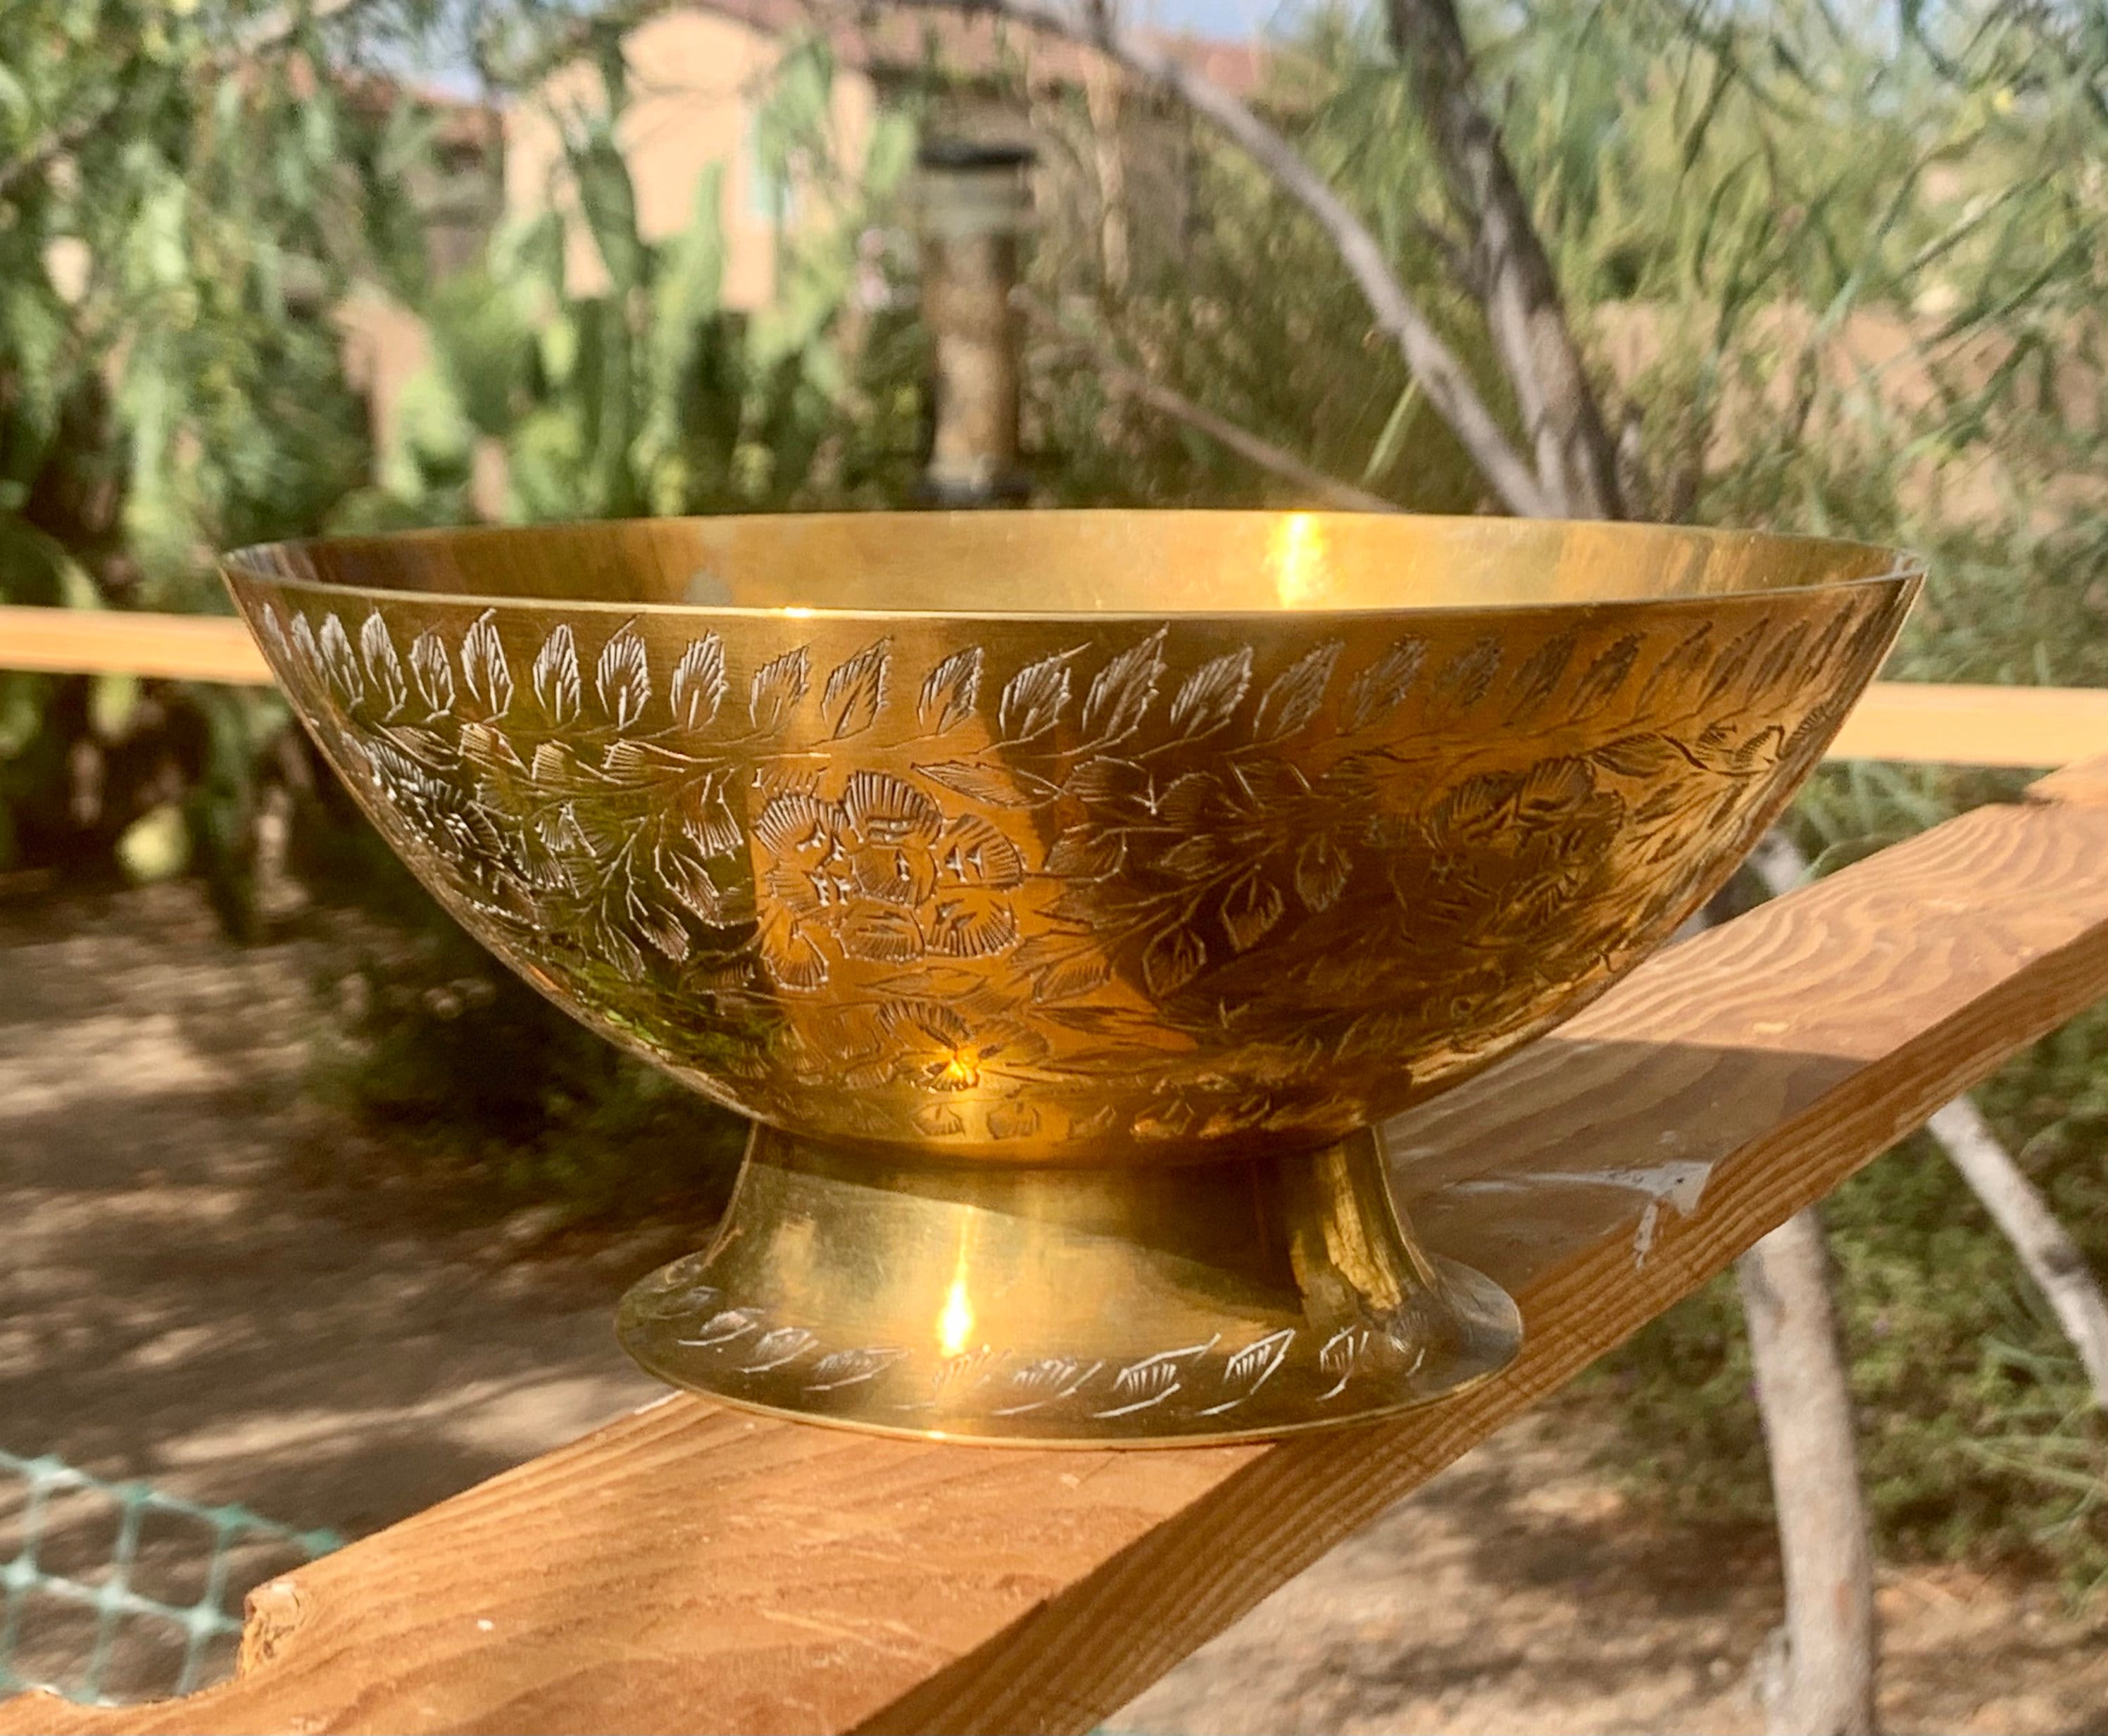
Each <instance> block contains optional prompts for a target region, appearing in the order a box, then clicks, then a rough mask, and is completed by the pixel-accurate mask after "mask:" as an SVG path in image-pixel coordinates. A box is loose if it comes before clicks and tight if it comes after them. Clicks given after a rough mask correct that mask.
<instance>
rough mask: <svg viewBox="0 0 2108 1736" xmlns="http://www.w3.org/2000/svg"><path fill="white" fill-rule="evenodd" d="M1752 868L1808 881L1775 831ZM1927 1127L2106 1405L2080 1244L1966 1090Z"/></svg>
mask: <svg viewBox="0 0 2108 1736" xmlns="http://www.w3.org/2000/svg"><path fill="white" fill-rule="evenodd" d="M1750 866H1751V867H1752V868H1753V869H1754V870H1755V872H1756V875H1757V878H1758V879H1760V880H1761V881H1763V884H1764V888H1765V889H1766V890H1767V891H1768V892H1769V893H1771V894H1772V896H1773V897H1779V896H1781V895H1782V894H1784V893H1789V892H1791V891H1792V890H1793V889H1794V888H1795V887H1797V886H1799V885H1800V884H1803V883H1804V881H1805V880H1806V879H1807V878H1808V862H1807V860H1806V858H1804V857H1803V856H1802V855H1801V853H1800V852H1799V851H1798V850H1796V849H1795V848H1794V847H1793V846H1792V845H1791V844H1790V843H1788V842H1787V841H1786V839H1782V838H1781V837H1780V836H1779V835H1778V834H1777V833H1773V834H1771V835H1770V836H1769V837H1768V838H1767V839H1765V840H1764V841H1763V843H1761V844H1760V845H1759V846H1758V848H1757V850H1756V852H1755V853H1754V855H1752V856H1751V857H1750ZM1926 1130H1927V1131H1929V1132H1930V1134H1931V1135H1932V1136H1933V1138H1934V1140H1936V1141H1937V1142H1938V1144H1939V1148H1940V1149H1941V1150H1943V1151H1944V1152H1945V1153H1946V1154H1947V1156H1948V1161H1949V1162H1951V1163H1953V1165H1954V1167H1956V1168H1957V1170H1959V1171H1961V1172H1962V1180H1963V1181H1966V1182H1967V1183H1968V1184H1969V1186H1970V1189H1971V1191H1972V1192H1973V1193H1974V1194H1975V1195H1976V1197H1977V1199H1979V1200H1980V1201H1982V1202H1983V1205H1984V1210H1985V1211H1987V1212H1989V1213H1990V1214H1991V1217H1992V1221H1993V1222H1995V1223H1996V1224H1997V1225H1998V1228H1999V1229H2000V1230H2002V1231H2003V1232H2004V1233H2005V1237H2006V1239H2007V1241H2008V1242H2010V1243H2011V1244H2012V1247H2013V1252H2014V1253H2016V1254H2018V1255H2019V1256H2020V1264H2021V1266H2024V1267H2025V1269H2026V1271H2027V1274H2028V1275H2029V1277H2030V1278H2032V1279H2033V1280H2034V1282H2035V1286H2036V1288H2037V1289H2039V1290H2040V1291H2041V1292H2042V1293H2043V1297H2044V1298H2046V1299H2047V1302H2048V1303H2049V1305H2050V1307H2051V1308H2052V1311H2054V1312H2055V1313H2056V1318H2057V1321H2058V1324H2061V1326H2062V1327H2063V1328H2064V1333H2065V1337H2066V1338H2069V1339H2070V1341H2071V1346H2072V1348H2073V1349H2074V1350H2075V1351H2078V1353H2079V1364H2080V1365H2081V1366H2082V1367H2083V1368H2084V1369H2085V1370H2086V1375H2087V1378H2088V1380H2089V1381H2090V1382H2091V1383H2092V1387H2093V1401H2094V1403H2095V1404H2096V1405H2097V1406H2099V1407H2100V1408H2101V1410H2108V1298H2104V1297H2103V1295H2102V1293H2101V1285H2100V1284H2099V1282H2098V1281H2097V1280H2096V1279H2095V1278H2094V1276H2093V1274H2092V1271H2090V1270H2089V1269H2088V1266H2087V1264H2086V1257H2085V1255H2084V1254H2083V1253H2081V1252H2080V1251H2079V1244H2077V1243H2076V1242H2074V1240H2073V1239H2071V1235H2070V1231H2068V1230H2065V1227H2064V1226H2063V1225H2061V1224H2060V1223H2059V1222H2058V1221H2056V1214H2055V1213H2054V1212H2052V1211H2051V1210H2050V1208H2049V1203H2048V1202H2047V1200H2045V1199H2043V1196H2042V1193H2041V1190H2039V1189H2038V1188H2037V1187H2036V1186H2035V1185H2034V1183H2033V1182H2032V1181H2029V1180H2028V1178H2027V1175H2026V1172H2025V1171H2023V1170H2022V1169H2021V1167H2020V1165H2019V1163H2016V1161H2015V1160H2014V1158H2013V1155H2012V1154H2011V1152H2009V1151H2007V1149H2006V1148H2005V1145H2004V1144H2003V1143H2002V1141H2001V1140H1999V1138H1998V1134H1997V1133H1996V1132H1995V1131H1993V1129H1992V1127H1991V1124H1990V1123H1989V1122H1988V1121H1986V1120H1985V1119H1984V1115H1983V1112H1982V1111H1981V1110H1980V1109H1978V1108H1977V1107H1976V1105H1975V1104H1974V1103H1973V1102H1971V1100H1970V1099H1969V1098H1968V1097H1967V1096H1966V1095H1963V1096H1960V1097H1957V1098H1956V1099H1955V1100H1953V1102H1952V1103H1950V1104H1948V1105H1947V1107H1946V1108H1944V1109H1941V1110H1940V1111H1939V1113H1937V1114H1935V1116H1934V1117H1933V1118H1932V1119H1931V1120H1930V1122H1927V1123H1926Z"/></svg>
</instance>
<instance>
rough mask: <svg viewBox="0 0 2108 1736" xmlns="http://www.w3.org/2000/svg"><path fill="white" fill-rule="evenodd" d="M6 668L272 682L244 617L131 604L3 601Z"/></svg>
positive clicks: (1, 651)
mask: <svg viewBox="0 0 2108 1736" xmlns="http://www.w3.org/2000/svg"><path fill="white" fill-rule="evenodd" d="M0 669H30V670H41V671H45V672H50V673H53V674H59V675H100V674H124V675H147V676H157V677H163V678H165V679H168V680H171V681H232V682H236V683H239V684H241V685H242V686H270V685H271V671H270V670H269V668H268V667H266V665H265V663H264V662H263V653H262V652H260V651H259V650H257V649H256V641H254V640H253V639H251V638H250V636H249V629H248V628H247V627H245V626H243V625H242V623H241V622H239V621H236V620H233V619H232V618H226V617H223V616H218V615H156V614H144V613H137V612H133V611H131V610H128V609H25V608H22V607H20V606H19V605H14V606H4V607H0Z"/></svg>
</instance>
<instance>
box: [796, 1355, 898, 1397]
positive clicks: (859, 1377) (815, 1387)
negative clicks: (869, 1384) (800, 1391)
mask: <svg viewBox="0 0 2108 1736" xmlns="http://www.w3.org/2000/svg"><path fill="white" fill-rule="evenodd" d="M905 1355H907V1352H906V1351H903V1350H899V1349H897V1348H895V1347H892V1346H884V1347H875V1348H871V1349H863V1348H859V1349H856V1350H835V1351H828V1352H827V1355H826V1356H822V1357H821V1358H820V1360H818V1362H816V1363H814V1364H813V1373H812V1377H811V1378H809V1380H807V1381H806V1383H805V1390H806V1391H807V1392H834V1391H835V1390H836V1389H837V1388H838V1387H853V1386H856V1385H858V1384H860V1383H863V1382H864V1381H867V1380H873V1379H876V1378H877V1377H878V1376H879V1375H881V1374H884V1373H885V1371H886V1370H887V1369H890V1368H891V1367H892V1366H893V1365H894V1363H896V1362H898V1361H899V1360H900V1359H901V1358H902V1357H903V1356H905Z"/></svg>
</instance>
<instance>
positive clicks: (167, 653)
mask: <svg viewBox="0 0 2108 1736" xmlns="http://www.w3.org/2000/svg"><path fill="white" fill-rule="evenodd" d="M0 669H41V670H48V671H52V672H59V673H65V674H80V675H92V674H97V673H101V672H124V673H129V674H133V675H149V676H160V677H170V678H173V679H177V680H183V681H234V682H241V683H245V684H249V685H257V686H268V685H269V683H270V680H271V675H270V672H269V671H268V669H267V668H265V667H264V664H263V657H262V656H261V655H260V654H259V653H258V651H257V650H256V648H255V646H254V644H253V643H252V642H251V641H250V637H249V630H248V628H246V627H244V626H243V625H242V624H241V623H240V622H239V621H235V620H223V619H220V618H216V617H213V618H208V617H205V616H200V615H156V614H126V613H121V612H117V611H110V612H91V611H88V610H84V609H22V608H8V607H0ZM2101 753H2108V689H2092V688H2078V687H1965V686H1943V685H1939V684H1937V683H1933V682H1924V681H1909V682H1904V681H1877V682H1876V683H1875V684H1874V685H1873V686H1871V687H1869V688H1868V689H1867V691H1866V694H1865V695H1864V697H1863V698H1862V699H1860V701H1859V704H1858V706H1857V707H1856V708H1854V710H1853V712H1852V713H1851V715H1850V716H1849V717H1847V718H1846V719H1845V720H1844V728H1843V729H1842V730H1841V731H1840V732H1839V734H1838V737H1837V740H1835V742H1834V743H1833V744H1831V749H1830V756H1829V757H1830V758H1832V759H1890V760H1914V761H1919V762H1926V763H1930V764H1949V765H1964V766H2023V767H2034V766H2061V765H2063V764H2065V762H2067V761H2070V760H2074V759H2083V758H2088V757H2090V756H2092V755H2097V754H2101Z"/></svg>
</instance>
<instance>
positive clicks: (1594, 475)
mask: <svg viewBox="0 0 2108 1736" xmlns="http://www.w3.org/2000/svg"><path fill="white" fill-rule="evenodd" d="M1388 4H1389V7H1390V30H1391V39H1392V43H1393V45H1394V47H1396V48H1397V50H1398V52H1399V56H1401V58H1403V61H1405V64H1406V67H1407V70H1408V73H1409V74H1410V75H1411V77H1412V86H1413V92H1414V95H1415V97H1416V98H1417V101H1418V102H1419V105H1420V109H1421V115H1423V116H1424V117H1425V119H1426V125H1427V129H1428V133H1429V136H1430V138H1431V139H1432V140H1433V142H1434V144H1435V157H1436V160H1438V161H1439V163H1440V164H1441V165H1442V171H1443V176H1444V179H1445V180H1446V181H1447V182H1448V187H1449V196H1450V201H1451V203H1452V204H1453V205H1455V206H1456V208H1457V213H1458V214H1459V215H1460V216H1461V217H1462V218H1463V219H1464V220H1465V221H1466V223H1469V224H1471V227H1472V231H1473V234H1474V238H1475V245H1474V248H1473V255H1474V256H1473V259H1472V262H1471V263H1472V268H1473V270H1472V275H1473V277H1475V278H1476V279H1477V280H1478V281H1479V283H1480V286H1482V287H1480V288H1478V289H1477V290H1475V293H1476V294H1477V295H1478V296H1479V299H1480V303H1481V304H1482V305H1483V306H1484V308H1485V310H1486V323H1487V327H1488V329H1489V331H1490V332H1491V334H1492V336H1493V348H1494V349H1495V351H1496V353H1498V355H1499V357H1500V358H1501V366H1502V371H1504V372H1505V373H1506V374H1507V378H1508V384H1509V385H1510V386H1511V387H1512V388H1513V389H1514V391H1515V395H1516V403H1517V404H1518V405H1519V406H1520V408H1521V411H1522V418H1523V425H1524V428H1525V431H1526V432H1527V433H1528V434H1529V442H1530V447H1531V449H1532V451H1533V452H1534V454H1535V456H1536V460H1537V480H1538V487H1539V488H1540V489H1541V490H1542V491H1543V494H1544V497H1545V498H1546V499H1547V501H1550V502H1551V503H1552V506H1553V507H1554V508H1555V510H1558V511H1560V512H1562V513H1565V514H1566V515H1570V516H1572V517H1574V518H1592V519H1617V518H1623V517H1624V515H1625V505H1624V497H1623V492H1622V490H1621V489H1620V488H1619V479H1618V459H1617V447H1616V443H1615V442H1614V441H1613V440H1612V439H1611V438H1610V430H1609V428H1608V427H1607V425H1606V423H1605V421H1604V418H1603V413H1602V409H1601V405H1600V404H1599V403H1597V398H1596V391H1595V388H1594V386H1593V385H1591V384H1590V382H1589V380H1588V371H1587V370H1586V369H1585V368H1584V367H1583V366H1582V363H1581V354H1580V351H1579V348H1578V347H1577V346H1576V345H1575V344H1574V334H1573V330H1572V328H1571V326H1570V325H1569V324H1568V322H1567V318H1566V308H1565V303H1564V301H1563V300H1562V299H1561V295H1560V293H1559V280H1558V278H1557V277H1556V276H1555V275H1554V274H1553V272H1552V262H1551V260H1550V259H1549V258H1548V257H1547V255H1546V254H1545V250H1544V244H1543V241H1541V240H1540V239H1539V237H1538V232H1537V225H1536V223H1535V220H1534V218H1533V217H1532V216H1531V214H1530V209H1529V200H1526V199H1525V198H1524V197H1523V192H1522V188H1521V187H1520V184H1519V183H1518V182H1516V177H1515V171H1514V169H1512V168H1511V166H1510V164H1509V163H1508V159H1507V151H1505V150H1504V149H1503V148H1502V145H1501V137H1500V129H1499V128H1498V127H1496V126H1495V125H1494V124H1493V119H1492V117H1491V115H1489V113H1488V111H1487V110H1486V107H1485V105H1484V102H1483V101H1481V100H1480V96H1479V92H1478V88H1477V83H1476V80H1475V79H1474V77H1473V75H1472V71H1471V49H1470V47H1469V45H1468V44H1467V43H1466V41H1465V38H1464V29H1463V26H1462V24H1461V23H1460V22H1459V21H1458V19H1457V8H1456V5H1455V0H1388ZM1468 281H1469V280H1467V282H1468Z"/></svg>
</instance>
